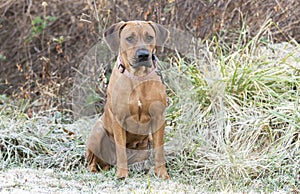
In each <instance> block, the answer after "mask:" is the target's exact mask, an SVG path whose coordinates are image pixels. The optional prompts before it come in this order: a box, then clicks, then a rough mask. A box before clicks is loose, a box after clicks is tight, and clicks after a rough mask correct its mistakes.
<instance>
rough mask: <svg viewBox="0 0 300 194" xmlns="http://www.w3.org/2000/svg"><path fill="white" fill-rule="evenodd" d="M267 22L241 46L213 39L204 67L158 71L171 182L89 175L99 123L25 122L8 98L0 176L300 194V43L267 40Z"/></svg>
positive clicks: (195, 62)
mask: <svg viewBox="0 0 300 194" xmlns="http://www.w3.org/2000/svg"><path fill="white" fill-rule="evenodd" d="M269 24H270V23H267V24H266V25H265V29H264V28H263V29H262V30H261V32H260V33H259V34H257V36H256V37H254V38H253V39H252V40H250V41H246V42H244V41H243V40H244V36H243V34H245V33H244V32H243V31H242V32H241V36H240V41H238V42H239V44H235V45H228V44H227V43H226V41H225V40H224V39H221V38H220V37H219V38H215V39H213V41H212V42H211V43H210V44H207V45H206V46H205V48H206V50H202V51H201V52H202V55H201V58H200V59H201V60H200V59H198V58H199V55H197V57H196V58H195V59H185V58H182V57H180V56H179V55H178V56H174V57H172V58H169V61H168V62H165V63H168V64H169V65H161V66H162V68H163V70H162V73H163V75H164V77H165V79H166V83H167V85H168V93H169V102H170V103H169V107H168V109H167V112H166V117H167V121H168V126H167V129H166V152H167V165H168V169H169V173H170V175H171V177H172V180H171V181H166V182H161V181H159V180H157V179H156V178H154V177H153V173H151V170H150V173H149V174H145V173H141V172H131V177H132V178H129V179H128V180H126V181H125V182H118V181H115V179H114V174H115V169H112V170H110V171H108V172H106V173H104V174H100V175H91V174H90V173H88V172H87V171H86V170H84V169H85V162H84V158H83V156H84V148H85V140H86V137H87V133H88V131H89V129H90V126H91V124H92V123H93V120H81V121H74V120H72V119H69V118H70V116H68V115H65V114H62V113H61V112H60V111H59V110H57V109H55V108H54V109H51V110H48V111H45V112H42V113H40V114H33V115H32V117H31V118H29V117H28V115H27V114H25V113H24V112H25V111H26V109H27V106H28V104H26V103H25V102H24V101H21V102H16V101H15V102H12V101H10V100H9V99H7V98H6V97H5V96H1V105H0V106H1V111H0V130H1V133H0V139H1V143H0V148H1V154H0V157H1V158H0V159H1V160H0V161H1V163H0V168H1V170H4V171H5V172H6V173H5V174H4V175H3V176H8V175H9V174H13V173H14V172H13V171H11V170H8V171H7V169H11V168H13V167H16V166H18V167H27V168H34V169H35V168H37V169H42V170H44V169H54V171H55V173H54V174H52V175H51V176H54V177H60V179H62V180H69V179H70V180H71V181H70V182H68V184H67V185H68V187H72V186H75V185H77V186H78V182H79V183H80V182H82V183H83V186H82V189H83V191H86V189H87V188H89V187H87V185H88V186H90V189H91V190H90V192H97V190H98V191H99V190H105V188H110V189H111V190H109V191H112V192H118V191H119V192H125V193H126V192H133V193H134V192H149V193H151V192H153V193H156V192H159V191H160V188H161V189H163V191H166V192H185V191H192V190H193V191H194V192H197V191H198V192H208V191H213V192H216V191H224V192H229V191H231V192H232V191H235V192H237V191H240V192H249V191H254V192H258V191H260V192H272V191H280V192H299V190H300V185H299V182H300V177H299V176H300V174H299V173H300V172H299V164H300V126H299V121H300V113H299V110H300V109H299V102H300V101H299V92H300V90H299V89H300V66H299V61H300V45H299V44H297V43H296V42H290V43H282V44H270V43H271V41H270V40H269V39H263V38H261V37H266V36H265V35H266V34H265V33H266V32H267V29H268V27H269ZM200 61H201V62H200ZM164 67H168V68H164ZM66 173H67V174H66ZM44 178H45V179H47V178H48V177H44ZM72 181H73V183H72ZM74 181H75V183H74ZM97 181H98V182H97ZM95 183H97V185H98V186H96V185H95ZM106 183H108V184H109V185H110V186H107V185H106ZM45 184H47V183H45ZM33 185H34V183H33ZM128 185H129V186H128ZM166 185H171V186H170V187H167V186H166ZM77 186H76V187H77ZM55 187H58V188H57V191H60V186H59V185H57V184H56V185H55ZM86 187H87V188H86ZM63 188H65V187H63ZM124 188H125V189H124ZM1 189H2V190H7V188H6V187H4V186H1ZM21 189H24V190H26V188H25V187H22V186H21ZM168 189H169V191H168ZM29 190H30V189H29ZM32 190H33V189H32ZM79 190H80V189H79ZM0 191H1V190H0ZM61 191H62V190H61ZM87 191H89V189H87ZM106 191H107V190H106Z"/></svg>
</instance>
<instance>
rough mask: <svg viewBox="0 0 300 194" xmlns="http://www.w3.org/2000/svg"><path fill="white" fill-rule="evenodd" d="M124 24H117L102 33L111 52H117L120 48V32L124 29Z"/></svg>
mask: <svg viewBox="0 0 300 194" xmlns="http://www.w3.org/2000/svg"><path fill="white" fill-rule="evenodd" d="M125 25H126V22H123V21H122V22H119V23H116V24H113V25H112V26H110V27H109V28H108V29H107V30H106V31H105V32H104V39H105V41H106V43H107V45H108V46H109V48H110V50H111V51H113V52H118V50H119V46H120V30H121V29H122V28H124V27H125Z"/></svg>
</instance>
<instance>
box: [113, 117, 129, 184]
mask: <svg viewBox="0 0 300 194" xmlns="http://www.w3.org/2000/svg"><path fill="white" fill-rule="evenodd" d="M114 139H115V143H116V156H117V174H116V177H117V179H122V178H126V177H128V165H127V155H126V131H125V129H123V128H122V127H121V126H120V125H119V123H118V122H115V123H114Z"/></svg>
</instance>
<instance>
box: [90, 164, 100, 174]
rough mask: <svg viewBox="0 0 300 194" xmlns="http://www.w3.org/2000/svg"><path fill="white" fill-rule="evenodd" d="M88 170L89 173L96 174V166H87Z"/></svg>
mask: <svg viewBox="0 0 300 194" xmlns="http://www.w3.org/2000/svg"><path fill="white" fill-rule="evenodd" d="M88 170H89V171H90V172H93V173H96V172H98V168H97V165H89V166H88Z"/></svg>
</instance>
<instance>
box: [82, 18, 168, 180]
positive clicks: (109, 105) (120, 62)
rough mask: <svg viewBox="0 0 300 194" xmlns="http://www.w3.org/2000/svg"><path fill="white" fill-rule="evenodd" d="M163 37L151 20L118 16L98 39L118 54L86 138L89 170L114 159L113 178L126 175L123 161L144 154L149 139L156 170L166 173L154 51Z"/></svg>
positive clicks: (162, 103) (162, 93) (161, 92)
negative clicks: (124, 19)
mask: <svg viewBox="0 0 300 194" xmlns="http://www.w3.org/2000/svg"><path fill="white" fill-rule="evenodd" d="M168 37H169V31H168V30H167V29H166V28H165V27H163V26H162V25H159V24H157V23H154V22H151V21H128V22H119V23H116V24H114V25H112V26H111V27H109V28H108V29H107V30H106V31H105V33H104V39H105V41H106V43H107V44H108V46H109V47H110V49H111V51H113V52H117V53H118V59H117V61H116V63H115V66H114V68H113V70H112V74H111V77H110V81H109V84H108V87H107V102H106V104H105V107H104V113H103V114H102V116H101V117H100V118H99V119H98V120H97V122H96V124H95V125H94V127H93V129H92V132H91V134H90V137H89V139H88V141H87V150H86V158H87V161H88V168H89V170H90V171H91V172H98V171H99V170H107V169H109V168H110V167H111V166H113V165H116V166H117V172H116V178H117V179H123V178H126V177H128V164H133V163H136V162H141V161H144V160H146V159H148V158H149V156H150V146H151V145H153V148H154V153H155V154H154V161H155V162H154V163H155V168H154V171H155V174H156V176H158V177H160V178H162V179H169V178H170V176H169V174H168V172H167V168H166V165H165V156H164V128H165V119H164V111H165V108H166V103H167V102H166V101H167V94H166V88H165V85H164V84H163V82H162V79H161V76H160V75H159V73H158V71H157V60H156V56H155V51H156V49H157V48H162V47H163V45H164V43H165V42H166V40H167V39H168Z"/></svg>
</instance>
